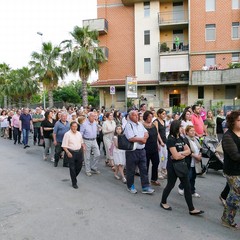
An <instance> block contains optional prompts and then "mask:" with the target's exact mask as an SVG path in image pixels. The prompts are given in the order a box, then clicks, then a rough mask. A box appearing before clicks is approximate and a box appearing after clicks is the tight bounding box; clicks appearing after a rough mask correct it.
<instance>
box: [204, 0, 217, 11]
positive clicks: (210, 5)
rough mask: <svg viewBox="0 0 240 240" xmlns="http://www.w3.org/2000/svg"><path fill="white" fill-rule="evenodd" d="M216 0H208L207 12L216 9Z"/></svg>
mask: <svg viewBox="0 0 240 240" xmlns="http://www.w3.org/2000/svg"><path fill="white" fill-rule="evenodd" d="M215 6H216V3H215V0H206V12H211V11H215Z"/></svg>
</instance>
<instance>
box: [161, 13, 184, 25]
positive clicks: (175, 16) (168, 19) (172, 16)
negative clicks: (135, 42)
mask: <svg viewBox="0 0 240 240" xmlns="http://www.w3.org/2000/svg"><path fill="white" fill-rule="evenodd" d="M180 23H185V24H186V23H188V11H170V12H165V11H164V12H159V13H158V24H159V25H160V26H161V25H168V24H180Z"/></svg>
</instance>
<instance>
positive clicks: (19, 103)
mask: <svg viewBox="0 0 240 240" xmlns="http://www.w3.org/2000/svg"><path fill="white" fill-rule="evenodd" d="M18 106H19V108H22V98H21V97H20V98H19V100H18Z"/></svg>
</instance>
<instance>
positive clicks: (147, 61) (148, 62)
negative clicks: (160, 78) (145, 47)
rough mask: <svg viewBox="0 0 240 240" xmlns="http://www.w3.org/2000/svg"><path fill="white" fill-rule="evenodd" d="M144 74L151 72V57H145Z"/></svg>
mask: <svg viewBox="0 0 240 240" xmlns="http://www.w3.org/2000/svg"><path fill="white" fill-rule="evenodd" d="M144 74H151V58H144Z"/></svg>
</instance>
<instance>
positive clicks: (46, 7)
mask: <svg viewBox="0 0 240 240" xmlns="http://www.w3.org/2000/svg"><path fill="white" fill-rule="evenodd" d="M93 18H97V0H58V1H57V0H0V63H3V62H5V63H7V64H9V65H10V67H11V68H13V69H16V68H21V67H23V66H27V65H28V62H29V61H30V60H31V53H32V52H33V51H40V49H41V44H42V42H48V41H51V42H52V43H53V45H58V44H59V43H60V42H61V41H62V40H65V39H70V38H71V36H70V34H69V32H71V31H72V30H73V28H74V26H76V25H77V26H80V27H81V26H82V20H83V19H93ZM37 32H40V33H42V34H43V35H42V36H40V35H38V34H37ZM72 79H73V80H76V79H78V76H77V75H70V76H68V77H67V78H66V79H65V80H66V81H69V80H72ZM96 79H97V74H92V76H91V80H96Z"/></svg>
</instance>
